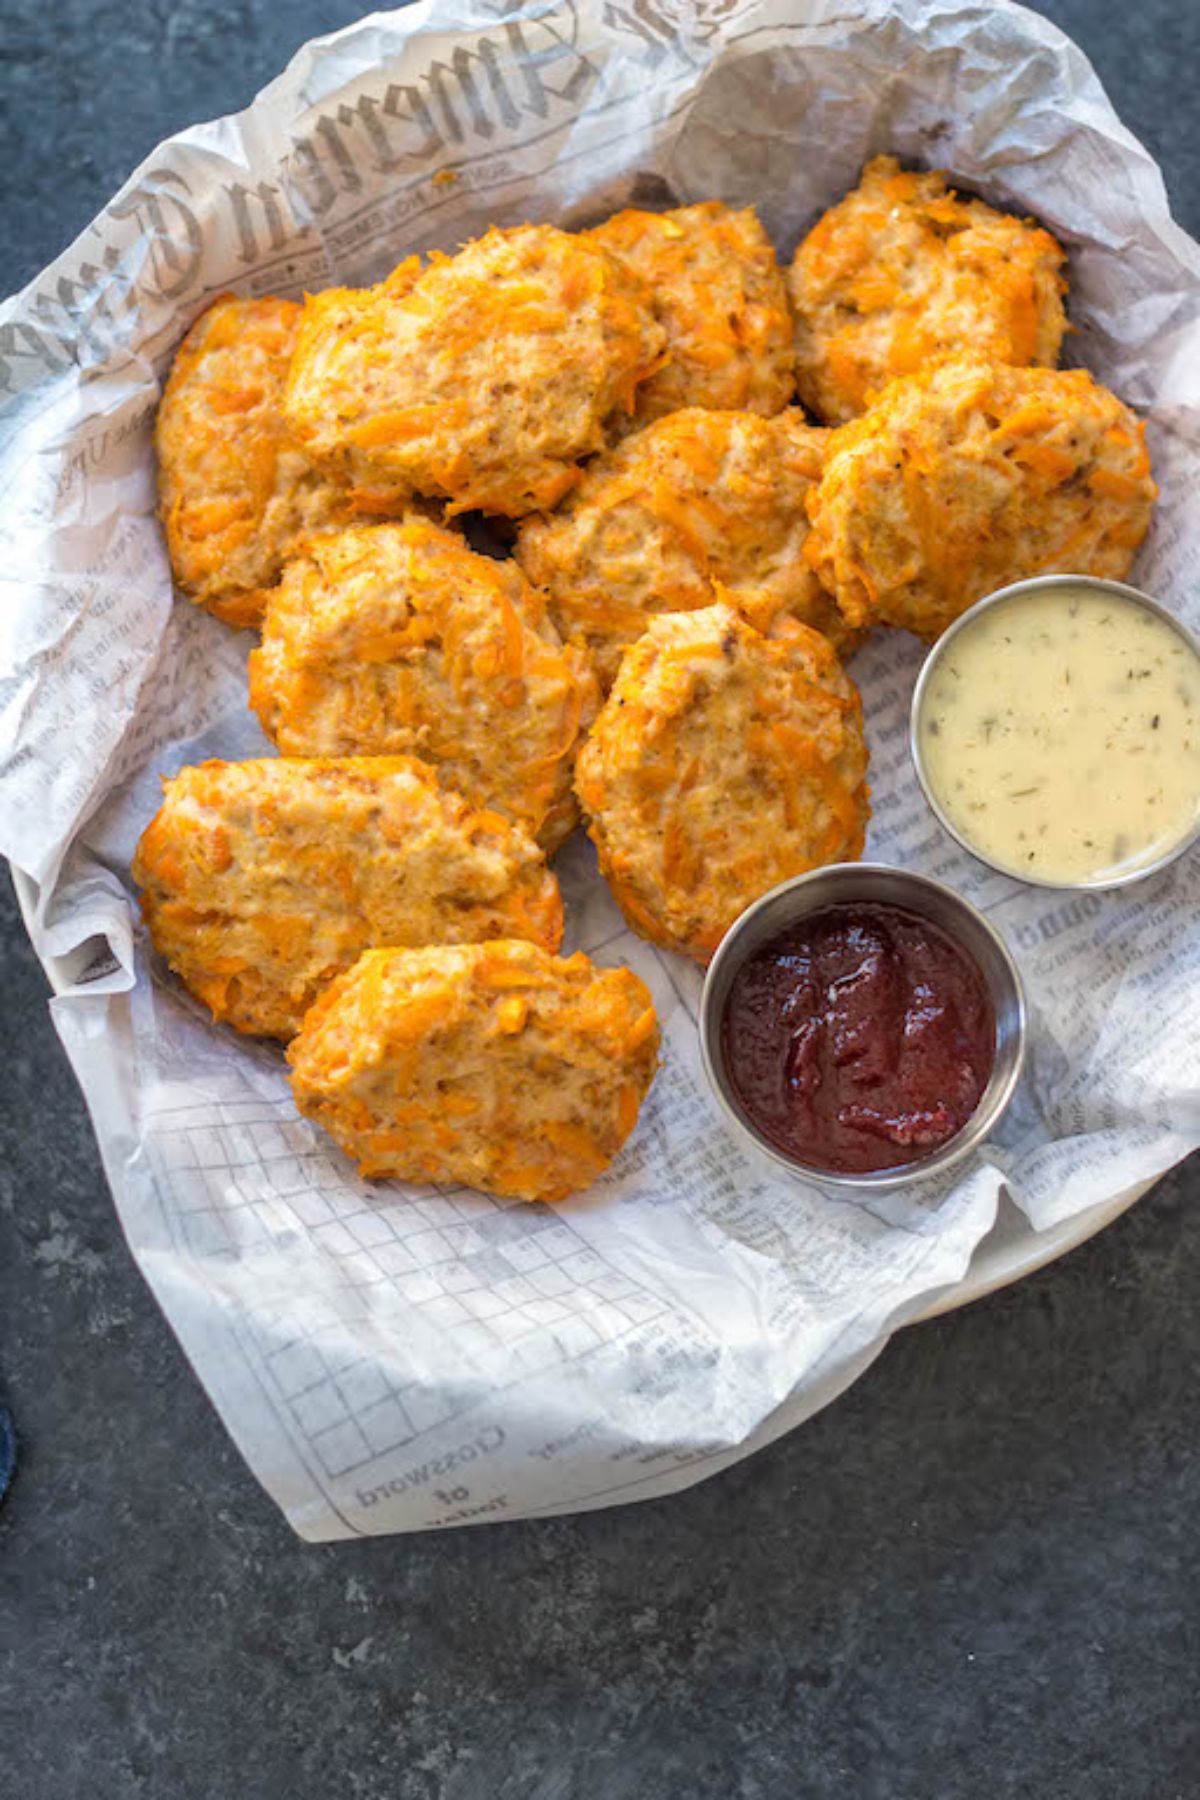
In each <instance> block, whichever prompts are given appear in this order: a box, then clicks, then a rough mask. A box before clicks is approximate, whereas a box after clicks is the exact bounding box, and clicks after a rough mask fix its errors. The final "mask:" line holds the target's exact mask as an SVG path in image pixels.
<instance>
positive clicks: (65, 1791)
mask: <svg viewBox="0 0 1200 1800" xmlns="http://www.w3.org/2000/svg"><path fill="white" fill-rule="evenodd" d="M359 10H360V9H359V7H358V5H357V4H355V0H337V3H336V4H332V3H331V4H325V5H320V4H317V3H316V0H293V3H291V4H279V3H277V4H275V5H272V4H269V0H180V3H177V4H174V5H171V4H168V3H166V0H130V3H129V4H124V5H122V4H115V3H111V4H100V3H96V0H92V3H89V0H60V4H58V5H56V6H51V5H49V4H46V3H45V0H43V3H42V4H40V5H35V4H33V3H32V0H0V170H2V171H3V174H2V176H0V180H2V182H3V189H4V206H3V209H2V210H0V246H2V247H3V255H2V258H0V286H2V287H4V288H6V289H7V288H12V287H15V286H17V285H18V284H19V283H20V282H22V281H23V280H25V279H26V278H27V277H28V276H29V275H31V274H33V273H35V272H36V270H37V269H38V268H39V267H40V266H41V265H42V263H44V262H45V261H46V260H47V259H48V258H49V257H50V256H51V255H53V254H54V253H55V252H56V251H57V250H58V249H59V248H61V247H62V246H63V245H64V244H65V243H66V241H67V240H68V239H69V238H70V237H71V236H72V235H73V234H74V233H75V232H76V231H77V230H78V229H79V228H80V227H81V226H82V225H84V224H85V223H86V221H87V220H88V218H89V217H90V216H91V214H92V213H93V212H94V210H95V209H96V208H97V207H98V206H99V205H100V204H101V203H102V202H103V201H104V200H105V199H106V198H107V196H108V195H109V193H110V192H111V190H112V189H113V188H114V187H115V186H116V185H117V183H118V182H119V181H120V180H121V178H122V177H123V176H124V175H125V174H127V173H128V171H129V169H130V168H131V167H132V166H133V165H134V164H135V163H136V162H137V161H138V160H139V159H140V158H141V157H142V156H143V155H144V154H145V153H146V152H147V151H148V150H150V149H151V148H152V147H153V145H154V143H155V142H156V141H157V140H158V139H159V138H160V137H162V136H163V135H164V134H166V133H167V132H168V131H170V130H173V129H175V128H177V127H178V126H181V125H183V124H185V123H187V122H188V121H190V120H192V119H195V118H199V117H205V116H209V115H211V114H214V113H219V112H224V111H230V110H232V109H233V108H235V107H237V106H240V105H242V104H244V103H245V102H246V101H247V100H248V99H249V98H250V96H251V95H252V93H253V92H254V90H255V89H256V88H257V87H258V86H259V85H261V83H262V82H263V81H264V80H266V79H267V78H269V76H270V75H271V74H272V73H273V72H274V71H275V70H276V69H277V68H278V67H280V66H281V65H282V63H283V62H284V60H285V59H286V57H287V56H288V55H289V54H290V53H291V51H292V50H293V49H294V48H295V47H296V45H298V44H299V43H300V42H302V41H303V39H304V38H306V37H307V36H310V35H312V34H313V33H314V32H317V31H321V30H327V29H331V28H333V27H334V26H336V25H339V24H342V23H345V22H347V21H349V20H350V19H351V18H353V17H354V16H355V15H356V14H357V12H358V11H359ZM1045 10H1046V11H1048V12H1049V13H1051V14H1052V16H1053V17H1055V18H1056V19H1057V20H1059V22H1060V23H1062V24H1064V25H1065V26H1066V27H1067V28H1068V29H1070V30H1071V31H1072V32H1073V33H1074V34H1075V35H1076V37H1077V38H1078V39H1079V40H1080V41H1081V42H1082V43H1083V45H1084V47H1085V48H1086V49H1087V50H1088V51H1089V53H1090V54H1091V56H1092V57H1093V60H1094V61H1095V62H1096V64H1097V65H1098V67H1099V69H1100V71H1101V73H1102V75H1103V76H1104V77H1105V79H1106V80H1107V82H1108V84H1109V86H1110V89H1111V91H1112V92H1113V94H1114V97H1115V98H1116V100H1117V103H1118V105H1119V107H1120V108H1121V110H1122V111H1123V113H1124V116H1125V117H1126V119H1127V120H1128V122H1129V123H1130V125H1131V126H1132V127H1133V128H1134V129H1135V130H1136V131H1137V132H1138V133H1139V134H1140V135H1141V136H1142V137H1143V138H1145V139H1146V141H1147V142H1148V143H1149V144H1150V145H1151V146H1152V147H1153V149H1154V150H1155V151H1156V153H1157V154H1158V155H1159V157H1160V159H1161V160H1162V161H1163V162H1164V164H1165V166H1166V171H1167V176H1168V182H1169V185H1170V187H1171V189H1172V193H1173V197H1174V201H1175V204H1176V208H1177V211H1178V213H1179V216H1180V217H1181V218H1182V219H1183V220H1184V222H1185V223H1187V224H1188V225H1189V226H1190V227H1191V229H1193V230H1196V229H1197V227H1198V226H1200V192H1198V188H1200V180H1198V178H1200V139H1198V137H1197V133H1196V130H1195V119H1196V99H1195V95H1196V79H1197V69H1198V64H1200V7H1198V6H1197V5H1196V3H1195V0H1141V3H1140V4H1138V5H1136V6H1133V7H1130V6H1128V5H1127V4H1125V3H1124V0H1055V4H1053V5H1047V6H1046V7H1045ZM2 929H3V957H4V972H5V983H4V1001H5V1005H4V1027H5V1029H4V1038H5V1054H4V1057H3V1059H2V1060H0V1397H2V1396H3V1394H4V1393H5V1391H6V1392H7V1396H8V1398H9V1400H10V1401H11V1404H12V1406H13V1409H14V1411H15V1413H16V1415H17V1419H18V1423H19V1426H20V1429H21V1434H22V1447H23V1460H22V1467H21V1470H20V1473H19V1476H18V1479H17V1483H16V1485H15V1487H14V1489H13V1491H12V1494H11V1496H10V1498H9V1500H8V1501H7V1502H6V1503H5V1504H4V1506H3V1507H2V1508H0V1795H3V1796H5V1800H8V1797H10V1796H11V1800H84V1797H85V1796H86V1797H88V1800H133V1797H152V1800H234V1797H235V1796H236V1797H237V1800H275V1797H276V1796H279V1797H280V1800H282V1797H284V1796H286V1797H287V1800H325V1797H326V1796H335V1795H336V1796H343V1795H344V1796H347V1797H348V1800H826V1797H830V1800H833V1797H836V1800H843V1797H850V1800H1000V1797H1001V1796H1004V1797H1007V1796H1013V1797H1017V1796H1020V1797H1022V1800H1051V1797H1052V1800H1192V1797H1193V1796H1197V1795H1200V1702H1198V1685H1200V1682H1198V1677H1200V1548H1198V1528H1197V1521H1198V1520H1200V1445H1198V1443H1197V1435H1198V1426H1200V1407H1198V1405H1197V1399H1196V1395H1197V1390H1198V1386H1200V1308H1197V1305H1196V1295H1197V1293H1198V1292H1200V1232H1198V1230H1197V1222H1196V1219H1195V1216H1194V1215H1195V1208H1196V1200H1197V1198H1198V1189H1200V1165H1198V1164H1197V1163H1195V1162H1194V1163H1193V1164H1192V1165H1191V1167H1190V1168H1189V1169H1186V1170H1184V1171H1181V1172H1178V1173H1176V1175H1175V1176H1173V1177H1172V1178H1171V1179H1169V1180H1168V1181H1166V1182H1164V1183H1163V1184H1162V1185H1161V1186H1160V1187H1159V1188H1158V1189H1157V1190H1156V1191H1155V1193H1154V1194H1153V1195H1151V1196H1150V1197H1149V1198H1148V1199H1147V1200H1146V1201H1144V1202H1143V1203H1142V1204H1141V1205H1140V1206H1138V1207H1137V1208H1135V1209H1134V1211H1133V1212H1132V1213H1131V1214H1129V1215H1127V1216H1126V1217H1125V1218H1124V1219H1123V1220H1122V1221H1121V1222H1120V1223H1119V1224H1117V1225H1116V1226H1114V1227H1113V1228H1112V1229H1111V1230H1109V1231H1108V1232H1106V1233H1104V1234H1103V1235H1102V1236H1101V1237H1100V1238H1098V1239H1096V1240H1094V1241H1093V1242H1092V1243H1090V1244H1088V1245H1086V1246H1085V1247H1083V1248H1081V1249H1080V1250H1078V1251H1076V1252H1075V1253H1074V1254H1073V1255H1071V1256H1070V1257H1068V1258H1067V1259H1065V1260H1064V1261H1063V1262H1061V1263H1059V1264H1058V1265H1056V1266H1055V1267H1054V1268H1052V1269H1050V1270H1048V1271H1046V1272H1044V1273H1043V1274H1041V1275H1038V1276H1036V1277H1034V1278H1033V1279H1031V1280H1029V1281H1027V1282H1025V1283H1024V1284H1023V1285H1022V1286H1021V1287H1019V1288H1017V1289H1014V1290H1011V1291H1009V1292H1007V1293H1005V1294H1002V1295H999V1296H996V1297H995V1298H993V1299H991V1300H988V1301H986V1302H984V1303H982V1304H980V1305H978V1306H975V1307H973V1308H970V1309H969V1310H967V1311H966V1312H963V1313H959V1314H956V1315H954V1316H951V1317H949V1318H946V1319H943V1320H940V1321H938V1322H937V1323H935V1324H932V1325H927V1326H922V1327H920V1328H918V1329H915V1330H912V1331H909V1332H906V1333H905V1334H903V1335H902V1337H901V1338H899V1339H898V1340H897V1341H896V1342H895V1343H894V1344H893V1345H892V1347H891V1348H890V1350H889V1352H888V1353H887V1355H886V1356H885V1357H884V1358H883V1359H882V1361H881V1362H880V1363H879V1364H877V1365H876V1367H875V1368H874V1369H873V1370H872V1371H871V1373H870V1374H869V1375H868V1376H867V1377H866V1378H865V1380H863V1381H862V1382H861V1383H860V1384H859V1385H858V1386H857V1387H856V1388H854V1389H853V1390H852V1391H851V1393H850V1394H849V1395H847V1396H846V1397H845V1398H844V1399H842V1400H841V1401H840V1402H839V1403H838V1404H837V1405H835V1406H833V1407H832V1408H830V1409H829V1410H828V1411H827V1412H826V1413H824V1414H823V1415H821V1416H820V1417H819V1418H818V1419H816V1420H814V1421H813V1422H812V1423H811V1424H809V1425H808V1426H806V1427H805V1428H804V1429H803V1430H802V1431H800V1432H798V1433H796V1434H794V1435H793V1436H792V1437H791V1438H789V1439H788V1440H786V1441H785V1442H783V1443H780V1444H778V1445H776V1446H775V1447H774V1448H773V1449H771V1450H769V1451H767V1452H765V1453H764V1454H763V1455H761V1456H758V1457H756V1458H755V1459H753V1460H752V1461H751V1462H749V1463H746V1464H743V1465H742V1466H741V1467H739V1468H738V1469H736V1470H734V1471H733V1472H731V1473H729V1474H727V1475H725V1476H723V1477H721V1478H719V1479H717V1480H715V1481H712V1482H710V1483H708V1484H706V1485H705V1486H703V1487H700V1488H698V1489H695V1490H693V1491H692V1492H690V1493H687V1494H684V1495H682V1496H680V1497H678V1498H676V1499H673V1500H670V1501H666V1502H662V1503H655V1504H651V1505H646V1506H642V1507H636V1508H629V1509H625V1510H622V1511H617V1512H612V1513H606V1514H597V1515H593V1516H590V1517H586V1518H581V1519H575V1520H563V1521H555V1522H551V1523H538V1524H530V1525H513V1526H505V1527H489V1528H487V1529H485V1530H481V1531H476V1532H470V1533H459V1534H456V1535H453V1536H435V1537H423V1538H418V1539H412V1538H410V1539H400V1540H390V1541H378V1542H372V1543H360V1544H352V1545H344V1546H330V1547H326V1548H318V1549H314V1548H305V1547H303V1546H302V1545H300V1544H299V1543H297V1542H296V1541H295V1539H293V1538H292V1536H291V1535H290V1533H289V1532H288V1530H287V1529H286V1527H285V1526H284V1525H283V1523H282V1521H281V1520H280V1518H279V1517H278V1515H277V1513H276V1512H275V1509H274V1507H273V1506H272V1504H271V1503H270V1501H268V1500H267V1499H266V1497H265V1496H264V1495H263V1494H262V1493H261V1492H260V1490H259V1489H258V1488H257V1487H256V1485H255V1484H254V1482H253V1481H252V1480H251V1478H250V1476H249V1475H248V1474H247V1472H246V1470H245V1468H244V1467H243V1465H242V1464H241V1462H240V1460H239V1458H238V1457H237V1455H236V1454H235V1452H234V1451H233V1450H232V1448H231V1447H230V1445H229V1443H228V1441H227V1440H226V1438H225V1435H224V1433H223V1431H222V1429H221V1427H220V1426H219V1424H218V1423H217V1420H216V1418H215V1416H214V1414H213V1413H212V1411H211V1409H210V1407H209V1405H208V1403H207V1401H206V1400H205V1398H204V1395H203V1394H202V1392H201V1390H200V1388H199V1386H198V1384H197V1383H196V1381H195V1380H194V1378H193V1377H192V1376H191V1374H190V1373H189V1371H188V1368H187V1366H186V1365H185V1363H184V1361H183V1358H182V1356H181V1354H180V1352H179V1350H178V1348H177V1346H176V1344H175V1342H174V1340H173V1338H172V1337H171V1335H170V1333H169V1332H168V1330H167V1329H166V1327H165V1325H164V1323H163V1321H162V1319H161V1317H160V1315H159V1313H158V1311H157V1309H156V1308H155V1306H154V1303H153V1302H152V1300H151V1299H150V1297H149V1294H148V1293H147V1291H146V1289H145V1288H144V1286H143V1285H142V1282H141V1280H140V1278H139V1277H138V1275H137V1273H136V1271H135V1270H134V1269H133V1267H132V1264H131V1262H130V1259H129V1256H128V1253H127V1251H126V1249H125V1246H124V1243H123V1240H122V1238H121V1234H120V1232H119V1230H118V1228H117V1225H116V1223H115V1219H114V1216H113V1213H112V1209H111V1205H110V1203H109V1200H108V1196H107V1193H106V1190H105V1186H104V1182H103V1179H102V1176H101V1173H100V1169H99V1165H98V1162H97V1159H96V1154H95V1150H94V1147H93V1143H92V1139H91V1135H90V1131H89V1127H88V1123H87V1119H86V1117H85V1114H84V1110H83V1106H82V1103H81V1101H80V1099H79V1096H78V1093H77V1092H76V1089H75V1087H74V1083H73V1081H72V1078H71V1076H70V1074H69V1072H68V1070H67V1067H66V1064H65V1062H64V1060H63V1058H62V1055H61V1053H60V1051H59V1049H58V1047H57V1042H56V1040H55V1038H54V1035H53V1033H52V1030H51V1028H50V1024H49V1021H48V1018H47V1014H46V1006H45V988H44V984H43V982H42V979H41V976H40V973H39V972H38V970H37V967H36V965H35V963H34V961H33V958H32V955H31V954H30V952H29V949H28V947H27V945H26V943H25V940H24V937H23V934H22V931H21V928H20V925H19V923H18V922H17V919H16V915H15V908H14V907H13V906H12V904H11V900H10V898H9V896H8V895H7V893H5V895H4V897H3V919H2Z"/></svg>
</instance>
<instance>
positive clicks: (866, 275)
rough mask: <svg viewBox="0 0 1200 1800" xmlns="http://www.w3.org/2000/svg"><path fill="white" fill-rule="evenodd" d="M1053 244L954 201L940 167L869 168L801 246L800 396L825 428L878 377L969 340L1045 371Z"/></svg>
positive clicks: (1057, 288) (795, 290)
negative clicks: (929, 169) (919, 170)
mask: <svg viewBox="0 0 1200 1800" xmlns="http://www.w3.org/2000/svg"><path fill="white" fill-rule="evenodd" d="M1064 262H1065V256H1064V252H1063V249H1062V246H1061V245H1060V244H1059V243H1058V242H1057V241H1056V240H1055V239H1054V238H1053V237H1051V235H1050V233H1049V232H1048V231H1044V230H1042V229H1041V227H1039V226H1037V225H1034V224H1033V223H1032V222H1031V221H1030V220H1028V219H1018V218H1014V217H1012V215H1011V214H1008V213H1001V212H997V211H995V209H994V208H993V207H990V206H987V205H985V203H984V202H983V201H982V200H961V199H959V197H958V195H957V194H956V193H955V192H954V190H953V189H952V188H949V187H948V186H947V184H946V177H945V175H944V174H941V173H939V172H933V173H926V174H917V173H910V172H908V171H906V170H902V169H901V167H900V164H899V163H898V162H897V161H896V159H895V157H892V156H877V157H876V158H875V160H874V161H873V162H870V163H868V164H867V167H866V169H865V170H864V171H863V176H862V180H861V182H860V184H859V186H858V187H857V188H855V190H854V192H853V193H850V194H847V196H846V198H845V199H844V200H842V201H840V202H839V203H838V205H837V206H834V207H831V208H830V210H829V211H828V212H827V213H825V215H824V216H823V217H822V218H821V219H819V220H818V221H817V223H816V225H815V226H814V227H813V229H812V231H811V232H810V233H809V234H808V236H807V237H806V238H805V239H804V241H803V243H802V244H801V245H800V248H799V249H798V250H797V252H796V258H795V261H794V262H793V264H792V267H791V270H790V272H789V275H788V292H789V294H790V296H791V302H792V307H793V310H794V312H795V315H796V380H797V386H798V388H799V392H800V398H801V400H802V401H803V402H804V404H805V406H807V407H809V408H810V409H811V410H812V411H813V412H815V413H816V414H817V416H818V418H821V419H824V420H826V421H827V422H828V423H829V424H831V425H838V424H843V423H844V422H845V421H846V420H848V419H853V418H855V417H856V416H857V415H858V414H859V413H861V412H862V411H863V410H864V408H865V407H866V406H867V405H869V404H870V401H871V399H872V397H873V396H874V395H875V393H877V392H878V390H879V389H880V388H882V387H883V386H884V385H885V383H886V382H888V381H890V380H892V379H893V378H894V377H896V376H899V375H909V374H915V373H916V372H918V371H919V370H922V369H924V368H927V367H928V366H929V365H930V364H931V363H932V362H935V361H937V360H938V359H939V358H941V357H943V356H946V355H948V354H953V353H954V352H956V351H960V350H963V349H965V348H968V347H969V348H971V349H973V350H974V351H975V352H977V353H978V354H979V355H981V356H987V357H990V358H992V359H993V360H994V361H996V362H1006V363H1013V364H1016V365H1025V364H1030V363H1035V364H1040V365H1042V366H1043V367H1046V368H1053V366H1054V364H1055V363H1056V362H1057V361H1058V352H1059V347H1060V345H1061V343H1062V337H1063V332H1064V330H1065V329H1066V319H1065V315H1064V313H1063V295H1064V293H1065V292H1066V281H1065V280H1064V278H1063V275H1062V267H1063V264H1064Z"/></svg>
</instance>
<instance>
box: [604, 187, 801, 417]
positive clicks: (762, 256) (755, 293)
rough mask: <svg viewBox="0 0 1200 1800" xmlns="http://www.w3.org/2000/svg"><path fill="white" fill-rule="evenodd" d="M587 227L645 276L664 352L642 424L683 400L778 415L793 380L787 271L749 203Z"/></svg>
mask: <svg viewBox="0 0 1200 1800" xmlns="http://www.w3.org/2000/svg"><path fill="white" fill-rule="evenodd" d="M585 235H586V236H587V237H588V238H589V239H590V240H591V242H592V243H594V244H600V245H602V246H603V248H604V249H605V250H607V251H609V252H610V253H611V254H612V255H613V256H615V257H616V258H617V259H618V260H619V261H620V262H622V263H624V264H625V266H626V267H627V268H629V269H632V270H633V272H634V274H635V275H638V276H640V278H641V279H642V280H643V281H644V282H645V284H646V286H647V288H648V289H649V290H650V292H651V294H652V295H653V297H654V307H655V311H656V313H657V315H658V319H659V322H660V323H661V325H662V327H663V329H664V330H665V332H666V334H667V351H668V359H667V361H666V363H665V364H664V366H663V367H662V368H661V369H659V370H658V372H657V373H656V374H654V375H651V376H650V378H649V380H648V381H645V382H643V383H642V385H641V387H639V389H638V391H637V402H636V405H635V408H634V417H635V419H636V421H637V422H638V423H639V424H645V423H647V422H648V421H649V420H651V419H660V418H662V417H663V416H664V414H666V413H672V412H677V411H678V410H679V408H680V407H683V406H708V407H716V408H720V409H723V410H730V409H733V408H740V409H741V410H743V411H745V412H753V413H763V414H770V413H777V412H779V411H780V410H781V409H782V408H783V407H785V406H786V405H787V403H788V401H789V400H790V399H791V397H792V392H793V389H794V387H795V375H794V363H795V351H794V349H793V345H792V313H791V308H790V307H789V305H788V298H787V289H786V288H785V286H784V280H783V273H782V271H781V269H780V267H779V264H778V263H777V262H776V260H775V251H774V250H773V248H772V246H771V240H770V239H769V238H768V236H767V234H766V232H765V231H764V230H763V228H762V225H761V224H760V223H759V219H758V215H757V213H756V212H755V211H754V208H753V207H752V206H748V207H746V208H745V209H744V211H742V212H733V211H731V209H730V208H729V207H728V206H725V205H724V204H723V203H722V202H721V201H720V200H705V201H703V202H702V203H701V204H700V205H699V206H681V207H678V208H677V209H676V210H675V211H674V212H664V213H653V212H640V211H638V210H637V209H636V208H631V209H629V210H628V211H626V212H619V213H615V214H614V215H613V217H612V218H611V219H606V220H605V221H604V223H603V224H602V225H597V226H596V227H595V228H594V229H593V230H591V231H589V232H587V233H585Z"/></svg>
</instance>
